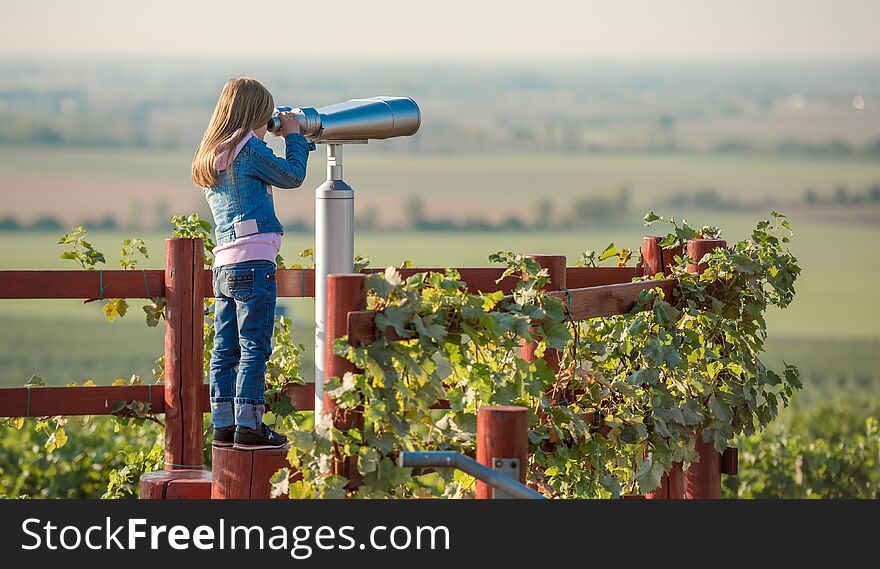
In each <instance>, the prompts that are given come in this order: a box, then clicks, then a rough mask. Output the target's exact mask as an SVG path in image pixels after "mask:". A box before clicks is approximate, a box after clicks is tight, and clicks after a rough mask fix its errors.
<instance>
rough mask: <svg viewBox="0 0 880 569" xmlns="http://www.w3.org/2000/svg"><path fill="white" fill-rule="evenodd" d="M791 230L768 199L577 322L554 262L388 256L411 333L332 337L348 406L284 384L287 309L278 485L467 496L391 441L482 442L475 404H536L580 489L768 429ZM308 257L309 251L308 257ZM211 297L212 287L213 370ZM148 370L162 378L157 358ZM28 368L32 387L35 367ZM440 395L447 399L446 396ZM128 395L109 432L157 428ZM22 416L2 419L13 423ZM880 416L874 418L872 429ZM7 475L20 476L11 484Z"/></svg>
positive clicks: (392, 304)
mask: <svg viewBox="0 0 880 569" xmlns="http://www.w3.org/2000/svg"><path fill="white" fill-rule="evenodd" d="M173 221H174V223H175V226H176V229H175V235H176V236H180V237H201V238H203V239H205V242H206V245H207V248H208V249H209V250H211V249H213V242H211V240H210V235H209V232H210V224H208V223H207V222H206V221H204V220H200V219H199V218H198V216H196V215H192V216H188V217H183V216H177V217H175V218H174V219H173ZM658 221H661V222H662V221H666V220H664V219H663V218H660V217H659V216H656V215H654V214H649V215H648V216H646V222H647V223H649V224H650V223H654V222H658ZM668 222H669V223H670V224H671V225H672V227H673V229H672V231H671V233H670V234H669V235H667V236H666V237H664V238H663V239H662V240H661V242H662V243H663V244H664V246H672V245H676V244H684V243H685V242H686V241H687V240H690V239H699V238H704V237H711V238H717V237H718V231H717V229H716V228H713V227H711V226H704V227H703V228H702V229H700V230H695V229H693V228H691V227H690V226H689V225H688V224H687V222H686V221H685V222H682V223H681V224H679V223H677V222H676V221H675V219H674V218H670V220H669V221H668ZM790 230H791V227H790V225H789V224H788V221H787V220H786V219H785V217H784V216H781V215H779V214H775V213H774V214H773V219H772V220H769V221H762V222H760V223H759V224H758V225H757V227H756V228H755V230H754V231H753V232H752V234H751V236H750V237H749V238H748V239H746V240H743V241H740V242H738V243H736V244H734V245H733V246H731V247H729V248H724V249H717V250H715V251H713V252H712V253H710V254H709V255H706V257H705V258H703V259H688V258H687V257H686V256H685V257H683V258H678V259H676V265H675V266H674V267H673V269H672V270H673V275H674V276H675V277H676V278H677V279H678V281H679V285H678V286H677V287H676V289H675V291H674V294H673V295H672V296H671V297H669V298H666V297H664V294H663V292H662V291H661V290H660V289H653V290H645V291H643V292H642V294H641V295H640V297H639V299H638V301H637V303H636V306H635V307H634V309H633V310H632V311H631V312H630V313H629V314H626V315H620V316H613V317H608V318H596V319H592V320H589V321H585V322H579V323H574V322H570V321H568V318H567V310H566V306H565V304H564V303H563V301H561V300H560V299H559V298H557V297H556V296H550V295H545V294H544V293H543V292H542V289H543V288H544V287H545V285H547V283H548V280H549V279H548V273H547V271H546V269H543V268H542V267H541V266H540V265H539V264H538V263H537V262H536V261H535V260H533V259H530V258H527V257H525V256H522V255H517V254H514V253H511V252H500V253H497V254H495V255H492V256H491V257H490V260H491V261H493V262H497V263H501V264H502V265H504V267H505V271H504V274H503V277H506V276H518V277H521V278H519V279H517V281H516V285H515V289H514V290H513V291H512V294H510V295H504V294H503V293H500V292H496V293H488V294H471V293H469V292H468V291H467V290H466V288H465V284H464V283H463V282H462V281H461V280H460V276H459V275H458V273H457V272H456V271H454V270H447V271H446V272H445V273H430V274H424V273H423V274H417V275H413V276H411V277H409V278H407V279H403V278H402V277H401V275H400V273H399V272H398V270H397V269H395V268H394V267H389V268H388V269H386V271H385V272H384V273H383V274H372V275H369V276H368V281H367V288H368V291H369V307H370V308H371V309H374V310H376V311H377V316H376V326H377V328H378V329H379V330H383V331H384V330H393V331H394V334H395V335H396V336H398V337H400V338H403V340H393V341H392V340H389V339H388V338H387V337H386V335H385V334H380V337H379V339H378V340H377V341H375V342H373V343H371V344H369V345H358V346H352V345H350V344H348V342H347V341H344V340H342V341H337V342H336V344H335V345H334V349H335V350H336V352H337V354H339V355H341V356H344V357H346V358H347V359H349V360H350V361H352V362H353V363H354V364H355V366H356V367H357V368H358V369H360V370H363V372H362V373H356V374H351V373H349V374H345V376H344V377H342V378H331V379H330V380H329V383H328V385H327V392H328V394H329V395H331V396H332V397H333V398H334V399H335V400H336V401H337V405H338V406H337V409H336V412H335V414H334V415H332V416H329V415H327V416H325V417H324V418H323V420H322V421H320V422H319V423H318V424H317V425H312V423H313V420H312V416H311V414H306V413H299V412H297V411H296V410H295V409H294V408H293V406H292V405H291V402H290V399H289V397H288V396H287V390H288V388H289V387H290V386H291V385H293V384H296V383H300V382H301V381H302V379H301V377H300V374H301V358H302V354H303V351H304V348H303V346H301V345H297V344H295V343H294V342H293V341H292V339H291V330H290V322H289V321H287V320H285V319H283V318H282V319H281V320H279V321H278V322H277V323H276V328H275V336H274V338H273V340H274V344H275V348H274V350H273V353H272V356H271V359H270V362H269V365H268V367H267V377H266V381H267V391H266V394H267V400H268V401H269V405H270V411H271V413H270V414H268V415H267V416H268V417H273V420H274V423H275V425H276V427H277V428H279V429H281V430H289V431H291V433H290V440H291V450H290V454H289V459H290V461H291V464H292V466H293V467H294V468H295V469H296V470H298V471H299V472H300V473H301V475H302V478H301V480H298V481H296V482H290V481H289V472H280V473H279V474H278V475H277V476H276V477H275V478H274V479H273V485H274V486H275V489H276V490H275V491H276V492H287V493H288V494H289V495H290V496H292V497H300V498H306V497H359V498H372V497H430V496H445V497H468V496H471V495H472V492H473V487H474V480H473V479H472V478H471V477H469V476H464V475H462V474H461V473H455V472H453V471H444V470H441V471H438V472H433V473H430V474H420V475H417V476H413V473H412V471H411V470H410V469H405V468H400V467H399V466H397V455H398V453H399V452H400V451H402V450H446V449H453V450H457V451H461V452H466V453H469V452H472V451H473V449H474V445H475V429H476V417H475V414H476V410H477V409H478V408H479V407H480V406H484V405H523V406H526V407H528V408H530V409H531V410H532V411H533V413H531V415H532V422H531V424H530V426H529V442H530V447H531V449H530V450H531V453H530V454H531V459H530V464H529V474H528V478H529V481H530V483H531V484H532V485H534V486H536V487H537V488H539V489H540V490H541V491H542V492H544V493H546V494H548V495H551V496H555V497H578V498H583V497H619V496H620V495H621V494H624V493H629V492H633V491H640V492H643V493H644V492H648V491H650V490H652V489H653V488H655V487H656V486H657V485H659V483H660V479H661V476H662V475H663V473H664V472H666V471H668V470H669V468H670V467H671V465H672V463H673V462H683V463H685V465H687V464H688V463H690V462H692V461H694V460H697V458H698V457H697V455H696V454H695V453H694V443H695V440H696V437H697V436H700V437H702V439H703V440H705V441H713V442H714V444H715V446H716V448H717V449H719V450H722V449H723V448H725V447H726V446H727V445H728V443H729V441H730V440H732V439H734V438H735V437H737V436H740V435H744V436H747V437H748V436H750V435H753V434H754V433H758V432H760V431H761V429H763V428H764V427H765V426H766V425H767V424H768V423H769V422H770V421H772V420H773V419H774V418H775V417H776V415H777V413H778V410H779V409H780V408H781V407H782V406H784V405H786V404H787V403H788V402H789V401H790V399H791V397H792V394H793V393H794V391H795V390H796V389H798V388H799V387H800V383H799V379H798V372H797V369H796V368H794V367H793V366H790V365H786V366H785V369H784V371H783V372H782V373H775V372H774V371H772V370H770V369H768V368H767V366H765V365H764V364H763V363H762V361H761V359H760V356H761V353H762V351H763V347H764V342H765V340H766V326H765V323H764V314H765V313H766V311H767V309H768V308H769V307H771V306H775V307H780V308H785V307H786V306H787V305H788V304H789V303H790V302H791V300H792V299H793V296H794V282H795V280H796V278H797V276H798V274H799V271H800V269H799V267H798V265H797V260H796V259H795V258H794V257H793V256H792V255H791V254H790V253H789V252H788V250H787V244H788V242H789V237H788V235H789V234H790ZM83 236H84V233H83V232H80V233H77V230H74V232H72V233H71V234H68V235H67V236H65V237H64V238H62V241H64V240H65V239H66V240H67V241H65V242H66V243H69V244H71V245H73V246H74V251H72V253H73V256H71V257H69V258H73V259H76V260H78V262H80V263H81V264H83V263H89V262H91V260H95V259H97V258H98V256H99V255H100V253H98V252H97V251H94V248H91V246H88V247H87V246H86V245H85V244H83V243H85V242H84V241H83V239H82V237H83ZM136 254H141V255H144V256H146V254H147V253H146V249H145V248H144V247H143V243H142V242H140V240H137V239H132V240H126V242H124V243H123V248H122V257H123V259H122V261H120V263H121V264H122V266H123V267H125V268H134V267H136V265H137V261H136V260H135V258H134V257H135V255H136ZM313 255H314V252H313V251H309V250H306V251H303V253H302V255H301V257H303V258H307V257H310V256H311V257H312V258H313ZM631 257H632V249H628V248H617V247H616V246H615V245H614V244H611V245H609V246H608V247H606V248H605V249H604V250H603V251H602V252H601V253H599V254H597V253H595V252H592V251H590V252H587V253H585V254H584V257H583V258H582V264H583V265H587V266H594V265H595V264H596V262H602V261H605V260H608V259H612V258H616V259H617V264H618V266H624V265H626V263H627V262H628V261H629V260H630V259H631ZM100 258H101V259H102V261H103V255H100ZM90 259H91V260H90ZM359 261H360V264H361V265H363V266H366V263H368V261H366V260H365V259H360V260H359ZM95 262H97V261H95ZM210 262H211V261H210V259H208V258H206V263H208V265H209V266H210ZM282 262H283V261H282ZM689 262H702V263H705V264H706V265H707V266H708V269H707V270H706V271H705V272H704V273H703V274H702V275H693V274H690V273H687V272H686V270H685V266H686V264H687V263H689ZM83 266H86V265H85V264H84V265H83ZM297 266H298V267H300V268H304V267H302V266H301V265H297ZM359 268H363V267H359ZM503 277H502V278H503ZM212 304H213V302H212V301H211V300H210V299H209V300H208V301H206V307H205V318H206V327H205V369H206V370H207V368H208V364H209V361H210V350H211V347H212V345H213V329H212V326H211V324H212ZM105 308H106V307H105ZM162 309H163V307H160V306H154V307H153V308H152V309H151V310H147V309H146V308H145V311H146V312H147V316H148V323H151V324H152V325H156V324H158V321H159V319H160V318H161V316H162ZM112 310H113V311H115V312H116V313H117V314H116V315H117V316H121V315H123V314H124V312H125V309H124V308H120V307H119V306H116V307H115V308H113V309H112ZM108 316H109V314H108ZM524 342H536V343H537V350H536V356H537V357H538V358H539V359H537V361H535V362H528V361H526V360H524V359H523V358H521V357H520V348H521V345H522V344H523V343H524ZM546 350H558V351H559V353H560V354H561V356H562V361H561V369H560V371H559V372H558V373H554V371H553V370H551V369H550V368H549V367H548V365H547V364H546V363H545V362H544V360H542V359H540V358H541V356H543V355H544V353H545V352H546ZM154 374H155V375H156V376H157V378H159V379H161V377H162V376H163V375H164V362H163V358H159V359H158V360H157V366H156V369H155V370H154ZM33 381H34V384H35V385H36V384H38V383H39V378H37V377H35V378H34V379H33ZM132 381H140V380H139V378H133V379H132ZM441 401H446V402H448V403H449V408H448V409H437V408H435V407H437V406H438V405H437V403H439V402H441ZM116 407H117V408H116V409H115V412H116V413H117V415H118V416H117V417H116V420H115V423H114V434H117V433H121V432H123V431H130V430H131V429H135V430H136V431H137V432H144V431H143V430H144V429H155V428H156V427H161V423H160V422H159V421H158V420H157V419H156V418H155V417H154V416H153V415H152V414H151V412H150V409H149V406H145V405H143V404H140V403H124V402H120V403H118V404H117V405H116ZM356 410H358V411H361V412H362V416H363V423H362V425H351V424H349V423H348V417H349V415H350V414H351V412H352V411H356ZM19 423H20V424H19ZM23 423H24V420H21V421H18V422H17V423H13V422H10V421H7V422H4V424H5V425H6V426H7V427H9V428H16V427H18V428H22V426H23ZM86 423H88V420H85V423H84V424H86ZM66 425H68V423H67V419H65V418H61V417H56V418H44V419H38V420H34V423H33V426H34V430H31V431H28V433H29V435H28V436H37V435H39V436H40V437H41V438H42V439H43V447H44V448H43V452H45V454H46V455H47V456H52V455H56V456H57V455H59V454H60V453H64V452H70V450H71V448H72V447H71V443H70V438H69V437H68V436H67V434H68V433H67V431H66V430H65V426H66ZM871 429H874V430H873V431H872V430H871ZM68 430H69V427H68ZM875 431H876V424H875V425H874V426H873V427H872V426H871V425H870V424H869V425H868V432H867V434H866V437H869V436H871V434H872V433H874V432H875ZM20 432H23V431H20ZM138 442H139V443H142V442H143V441H138ZM157 443H158V440H156V441H153V442H152V443H150V444H133V445H131V446H130V447H128V448H124V447H117V449H116V455H114V456H113V457H112V458H108V459H107V460H105V461H104V463H102V464H103V466H102V467H101V468H102V469H105V470H107V471H109V472H111V474H108V476H109V482H110V484H109V487H108V488H107V489H106V492H105V493H104V496H105V497H124V496H128V495H130V494H131V493H132V492H133V491H134V485H135V484H136V480H137V478H138V476H139V475H140V473H142V472H144V471H148V470H150V469H153V468H157V467H158V466H159V465H160V463H161V456H160V454H161V453H160V451H159V450H157V449H158V448H160V447H157V446H156V444H157ZM866 448H867V447H866ZM343 456H346V457H351V458H350V459H349V460H350V461H351V464H352V467H353V469H354V471H355V472H356V474H354V475H353V476H351V478H350V479H349V478H347V477H345V476H343V475H341V473H344V474H348V473H349V472H351V470H348V469H347V468H346V465H345V464H344V463H343V462H342V461H341V460H340V458H341V457H343ZM111 462H112V464H113V467H112V468H107V465H108V464H109V463H111ZM4 488H13V489H15V488H19V489H20V488H23V486H22V485H21V484H18V483H17V482H16V483H13V482H9V484H8V485H7V484H6V481H4ZM744 488H745V487H744ZM744 491H745V490H744ZM16 493H19V490H16ZM24 493H27V492H24Z"/></svg>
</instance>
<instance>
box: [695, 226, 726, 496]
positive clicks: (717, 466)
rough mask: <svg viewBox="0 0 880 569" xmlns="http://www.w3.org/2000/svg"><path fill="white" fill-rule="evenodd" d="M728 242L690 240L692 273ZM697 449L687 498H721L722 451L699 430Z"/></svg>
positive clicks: (698, 271)
mask: <svg viewBox="0 0 880 569" xmlns="http://www.w3.org/2000/svg"><path fill="white" fill-rule="evenodd" d="M726 246H727V242H726V241H724V240H721V239H694V240H691V241H688V244H687V253H688V257H690V258H691V259H692V260H693V261H694V262H693V263H690V264H688V266H687V270H688V272H691V273H702V272H703V271H705V270H706V264H705V263H700V260H701V259H702V258H703V257H704V256H705V255H706V254H707V253H710V252H712V251H713V250H715V249H718V248H719V247H726ZM696 451H697V452H698V453H699V455H700V462H698V463H696V464H691V465H690V467H689V468H688V470H687V472H686V473H685V498H687V499H718V498H721V453H719V452H718V451H716V450H715V443H714V442H713V441H709V442H703V436H702V434H701V433H700V432H697V445H696Z"/></svg>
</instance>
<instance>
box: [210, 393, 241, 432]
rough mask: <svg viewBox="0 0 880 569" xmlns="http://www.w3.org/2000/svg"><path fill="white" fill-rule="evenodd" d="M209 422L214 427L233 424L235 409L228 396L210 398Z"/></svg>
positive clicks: (218, 427)
mask: <svg viewBox="0 0 880 569" xmlns="http://www.w3.org/2000/svg"><path fill="white" fill-rule="evenodd" d="M219 399H223V400H219ZM211 423H212V424H213V425H214V428H216V429H223V428H226V427H231V426H232V425H234V424H235V411H234V408H233V405H232V400H231V399H230V398H226V397H224V398H217V399H214V398H211Z"/></svg>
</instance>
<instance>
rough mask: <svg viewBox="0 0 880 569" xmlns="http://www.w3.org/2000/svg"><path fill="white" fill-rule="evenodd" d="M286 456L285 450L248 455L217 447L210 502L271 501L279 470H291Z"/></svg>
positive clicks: (248, 453) (258, 451)
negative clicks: (275, 478) (273, 482)
mask: <svg viewBox="0 0 880 569" xmlns="http://www.w3.org/2000/svg"><path fill="white" fill-rule="evenodd" d="M287 452H288V449H286V448H284V449H271V450H250V451H245V450H235V449H233V448H218V447H214V451H213V453H214V454H213V457H214V458H213V469H214V483H213V485H212V488H211V498H213V499H215V500H248V499H268V498H270V497H271V495H270V494H271V483H270V479H271V478H272V476H273V475H274V474H275V473H276V472H278V470H279V469H281V468H285V467H289V466H290V464H289V463H288V462H287ZM284 497H285V498H286V496H284Z"/></svg>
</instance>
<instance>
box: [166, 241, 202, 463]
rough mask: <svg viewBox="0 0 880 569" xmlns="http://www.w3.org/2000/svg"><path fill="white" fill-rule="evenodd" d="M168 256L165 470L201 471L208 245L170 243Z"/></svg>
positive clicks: (196, 242)
mask: <svg viewBox="0 0 880 569" xmlns="http://www.w3.org/2000/svg"><path fill="white" fill-rule="evenodd" d="M165 255H166V261H165V299H166V307H165V469H166V470H192V469H202V468H204V462H205V461H204V452H205V441H204V436H203V433H204V422H203V418H202V410H201V406H200V405H199V396H200V392H201V390H202V385H203V384H204V363H203V362H204V328H205V326H204V322H205V320H204V299H203V297H202V291H203V290H204V275H205V271H204V268H205V265H204V261H205V249H204V242H203V241H202V240H201V239H187V238H173V239H166V240H165Z"/></svg>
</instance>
